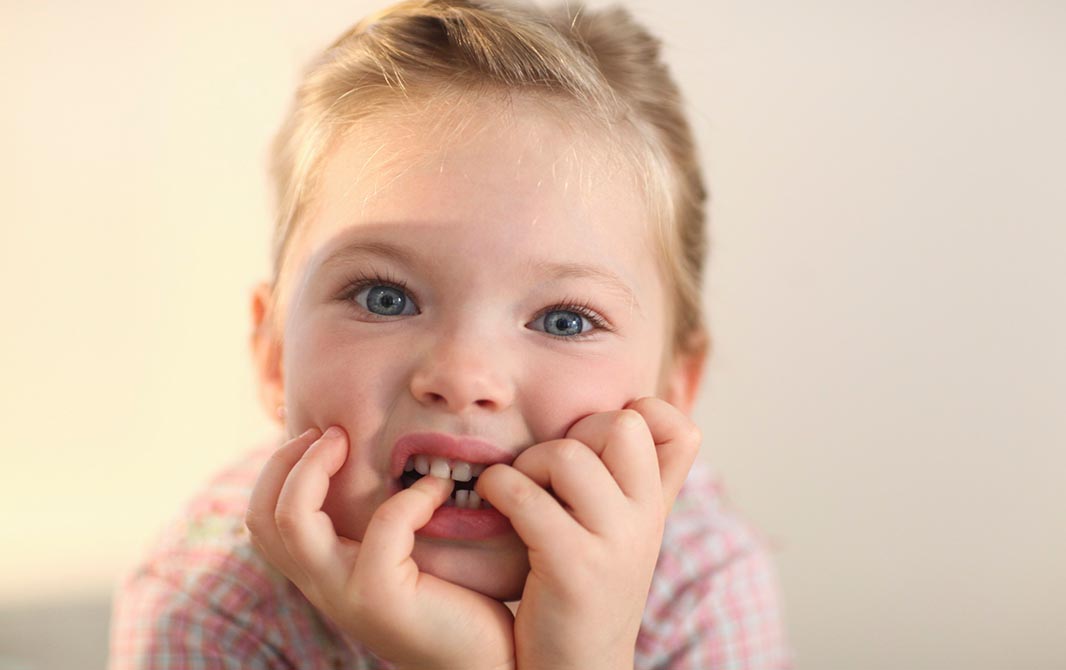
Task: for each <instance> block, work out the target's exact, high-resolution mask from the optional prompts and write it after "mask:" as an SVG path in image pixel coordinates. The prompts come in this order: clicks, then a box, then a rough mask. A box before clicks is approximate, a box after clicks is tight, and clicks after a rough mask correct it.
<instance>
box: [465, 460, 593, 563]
mask: <svg viewBox="0 0 1066 670" xmlns="http://www.w3.org/2000/svg"><path fill="white" fill-rule="evenodd" d="M474 490H475V491H477V494H478V495H479V496H481V497H482V498H483V499H485V500H488V501H489V502H490V503H491V504H492V506H493V507H495V508H496V509H497V510H499V512H500V514H503V515H504V516H505V517H507V518H508V520H510V522H511V525H512V526H514V529H515V532H516V533H518V537H520V538H521V539H522V541H523V542H524V543H525V544H526V546H527V547H529V549H530V551H531V552H547V555H551V550H552V549H556V550H557V549H558V547H560V546H564V547H565V546H571V547H572V546H575V545H576V542H577V539H578V538H579V534H583V533H586V531H585V530H584V529H583V528H581V526H580V525H579V524H578V522H577V521H576V520H575V519H574V517H572V516H570V513H569V512H567V511H566V510H564V509H563V507H562V505H560V504H559V502H558V501H557V500H556V499H555V498H553V497H552V496H551V494H550V493H548V492H547V491H546V490H545V489H544V487H542V486H541V485H539V484H538V483H537V482H535V481H533V480H532V479H530V478H529V477H528V476H526V475H525V474H523V473H522V472H519V471H518V470H517V469H515V468H513V467H511V466H510V465H503V464H499V463H498V464H496V465H490V466H489V467H488V468H486V469H485V471H484V472H482V473H481V476H480V477H478V480H477V484H475V485H474ZM556 554H560V555H564V558H568V557H567V556H565V554H566V552H565V551H564V552H559V551H556Z"/></svg>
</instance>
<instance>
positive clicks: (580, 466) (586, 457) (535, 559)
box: [476, 397, 700, 670]
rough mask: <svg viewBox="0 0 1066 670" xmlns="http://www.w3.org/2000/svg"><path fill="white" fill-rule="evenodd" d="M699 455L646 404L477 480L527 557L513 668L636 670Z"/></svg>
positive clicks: (675, 423) (667, 415)
mask: <svg viewBox="0 0 1066 670" xmlns="http://www.w3.org/2000/svg"><path fill="white" fill-rule="evenodd" d="M699 445H700V432H699V429H698V428H697V427H696V425H695V424H694V423H692V421H691V420H690V419H689V418H688V417H687V416H685V415H684V414H683V413H682V412H681V411H680V410H678V409H677V408H675V407H673V406H672V405H670V404H669V403H667V402H665V401H663V400H660V399H658V398H652V397H647V398H641V399H638V400H634V401H633V402H630V403H628V404H627V405H626V406H625V408H624V409H622V410H617V411H611V412H600V413H597V414H591V415H589V416H586V417H584V418H583V419H581V420H580V421H578V422H577V423H575V424H574V425H573V426H572V427H571V428H570V430H569V431H567V433H566V436H565V437H564V438H563V439H559V440H551V441H548V442H542V443H540V444H536V445H534V446H532V447H530V448H529V449H526V450H525V451H523V452H522V453H521V454H519V456H518V458H516V459H515V462H514V463H513V464H512V465H510V466H507V465H493V466H491V467H489V468H487V469H486V470H485V471H484V472H483V473H482V475H481V477H480V478H479V479H478V483H477V485H476V490H477V492H478V495H480V496H481V497H482V498H484V499H486V500H488V501H489V502H490V503H491V504H492V506H493V507H495V508H496V509H498V510H499V511H500V513H502V514H503V515H504V516H506V517H507V518H508V519H510V521H511V525H512V526H514V529H515V532H517V533H518V535H519V537H521V538H522V541H523V542H525V544H526V546H527V547H528V549H529V563H530V572H529V576H528V577H527V579H526V585H525V590H524V591H523V593H522V600H521V603H520V604H519V606H518V612H517V614H516V616H515V629H514V632H515V652H516V660H517V665H518V668H519V670H522V669H528V670H536V669H539V668H552V669H553V670H556V669H557V670H564V669H571V668H572V669H581V670H593V669H598V668H613V669H619V668H628V669H631V668H632V667H633V656H634V650H635V646H636V639H637V633H638V632H639V631H640V621H641V616H642V614H643V612H644V606H645V604H646V602H647V598H648V590H649V588H650V587H651V578H652V572H653V571H654V569H655V563H656V560H657V559H658V556H659V547H660V544H661V543H662V535H663V528H664V526H665V523H666V515H667V514H668V513H669V511H670V508H671V507H672V506H673V502H674V499H675V498H676V497H677V493H678V491H679V490H680V488H681V485H682V483H683V482H684V481H685V476H686V475H687V474H688V471H689V469H690V468H691V467H692V463H693V461H694V460H695V458H696V454H697V453H698V451H699ZM549 487H550V488H551V490H552V492H554V496H553V494H552V493H550V492H549V491H548V490H547V489H548V488H549Z"/></svg>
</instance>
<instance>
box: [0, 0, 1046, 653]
mask: <svg viewBox="0 0 1066 670" xmlns="http://www.w3.org/2000/svg"><path fill="white" fill-rule="evenodd" d="M383 4H384V3H380V2H337V1H331V2H317V3H314V4H313V5H309V4H307V3H302V2H294V1H290V2H275V3H259V2H249V1H243V2H232V3H217V2H208V1H206V0H195V1H190V2H182V3H143V2H133V1H122V0H106V1H105V2H101V3H80V2H79V3H76V2H58V1H51V2H47V1H44V2H21V3H17V2H16V3H12V2H10V1H8V2H4V3H3V4H2V5H0V26H2V28H0V37H2V39H0V82H2V85H3V98H2V100H3V104H2V105H0V148H2V150H3V151H2V156H3V160H2V161H0V201H2V213H3V219H2V221H0V307H2V310H3V311H2V318H3V328H2V329H0V379H2V383H0V427H2V429H3V433H4V436H5V439H4V444H3V447H2V448H3V454H4V458H3V468H2V471H3V486H2V487H0V546H2V547H3V551H2V552H0V668H45V667H61V666H60V665H59V664H60V663H61V662H62V661H61V660H57V659H58V653H59V652H57V651H56V648H57V645H56V644H55V641H56V640H57V639H59V634H60V633H63V639H64V640H65V641H66V643H65V645H64V646H66V647H69V648H70V649H73V650H75V651H76V653H78V654H80V655H78V656H75V658H78V659H79V662H78V663H77V665H78V666H79V667H92V666H93V665H97V664H102V662H103V661H102V656H99V655H100V654H102V653H103V652H102V644H103V638H102V635H103V631H105V630H106V620H104V619H102V618H101V617H102V616H106V606H107V599H108V596H109V591H110V589H111V586H112V583H113V580H114V578H115V577H116V575H117V574H118V572H119V571H120V570H121V569H122V568H123V567H124V566H127V565H129V564H130V563H131V561H133V560H134V558H135V557H136V556H137V554H138V552H139V550H140V548H141V547H142V546H143V545H144V543H145V542H147V540H148V539H149V538H150V537H151V534H152V533H153V532H154V530H155V529H156V528H157V527H158V525H159V524H160V523H161V522H162V521H163V520H164V519H166V518H167V517H168V516H169V515H171V514H173V513H174V512H175V511H176V510H177V508H178V506H179V504H180V502H181V501H182V500H183V499H184V498H185V497H186V496H188V495H189V494H190V493H191V492H192V491H193V490H194V488H195V487H196V486H197V485H198V483H200V482H201V481H202V480H203V479H204V478H205V477H206V476H207V475H208V474H209V473H210V472H212V471H213V470H214V469H215V468H217V467H218V466H219V465H220V464H222V463H223V462H225V461H227V460H229V459H231V458H232V457H234V456H235V455H237V454H238V453H240V452H241V451H242V450H244V449H246V448H248V447H249V446H251V445H252V444H254V443H256V442H257V441H258V440H260V439H263V438H264V437H266V436H268V435H270V427H269V425H268V423H267V421H266V418H265V416H263V415H262V413H261V411H260V410H259V408H258V407H257V405H256V402H255V399H254V394H253V387H252V376H251V369H250V365H249V359H248V355H247V352H246V348H245V347H246V337H247V334H248V291H249V289H250V287H251V285H252V283H253V282H254V281H255V280H256V279H257V278H259V277H260V276H263V275H265V274H266V272H267V248H268V234H269V210H268V199H267V183H266V178H265V170H264V157H265V152H266V146H267V142H268V140H269V137H270V135H271V133H272V132H273V131H274V129H275V128H276V126H277V124H278V123H279V121H280V119H281V115H282V112H283V110H284V108H285V106H286V104H287V99H288V96H289V95H290V92H291V89H292V87H293V84H294V81H295V77H296V75H297V72H298V70H299V68H300V67H301V66H302V64H303V63H304V61H305V60H306V59H307V58H308V57H309V56H310V55H311V53H312V51H313V50H315V49H319V48H321V47H323V46H324V45H325V44H326V42H327V41H328V40H330V39H332V38H333V37H334V36H335V34H336V33H338V32H339V31H340V30H341V29H342V28H343V27H345V26H346V25H347V24H349V23H351V22H353V21H354V20H355V19H357V18H358V17H360V16H361V15H362V14H363V13H365V11H366V10H368V9H372V8H378V7H380V6H382V5H383ZM627 4H628V6H630V7H632V8H633V9H634V11H635V12H636V14H637V15H638V17H640V18H642V19H643V20H644V21H646V23H647V24H649V25H650V26H651V27H652V28H653V30H655V31H656V32H657V33H659V34H660V35H662V36H663V38H664V41H665V45H666V54H667V58H668V60H669V61H670V62H671V63H672V64H673V70H674V72H675V73H676V76H677V78H678V79H679V80H680V83H681V85H682V88H683V89H684V91H685V92H686V93H687V96H688V100H689V107H690V111H691V118H692V121H693V123H694V125H695V129H696V132H697V135H698V138H699V141H700V145H701V148H702V151H703V154H704V156H705V159H706V166H707V170H708V175H709V178H710V179H709V181H710V185H711V188H712V191H713V197H714V204H713V207H712V214H713V221H712V235H713V240H714V249H713V253H712V256H711V263H710V274H709V281H708V284H707V303H708V306H709V309H710V313H711V318H712V323H713V328H714V333H715V336H716V338H717V355H716V357H715V358H714V360H713V361H712V363H711V367H710V369H709V377H708V383H707V386H706V388H705V392H704V394H703V396H702V400H701V402H700V405H699V417H698V420H699V423H700V424H701V425H702V426H703V428H704V430H705V435H706V444H705V446H704V456H705V457H706V458H707V459H709V460H710V461H712V462H713V463H714V464H716V466H717V467H718V468H719V469H720V470H721V472H722V473H723V476H724V478H725V480H726V483H727V486H728V490H729V492H730V495H731V498H732V500H733V501H734V503H735V505H736V507H737V508H738V509H739V510H740V511H741V512H742V513H743V514H744V515H746V516H747V517H748V518H749V519H751V520H752V521H753V522H754V523H755V524H756V525H758V526H759V527H760V528H762V529H763V530H764V532H765V533H766V534H767V535H768V536H769V537H770V538H772V540H773V541H774V543H775V547H776V552H777V558H778V565H779V568H780V573H781V580H782V584H783V587H784V592H785V597H786V606H787V615H788V619H789V625H790V631H791V635H792V639H793V642H794V646H795V648H796V651H797V659H798V660H799V662H800V665H801V667H804V668H812V669H813V668H822V669H837V668H839V669H841V670H843V669H845V668H866V669H877V668H901V669H902V668H907V669H909V670H915V669H921V668H929V669H934V668H935V669H942V668H963V667H965V668H969V669H971V670H978V669H988V670H991V669H997V670H998V669H1004V670H1005V669H1008V668H1010V669H1015V668H1025V669H1048V670H1050V669H1052V668H1063V667H1066V643H1064V642H1063V640H1064V639H1066V637H1064V635H1063V631H1062V630H1061V629H1062V628H1063V626H1066V604H1064V603H1066V560H1064V559H1066V519H1064V517H1066V515H1064V511H1066V491H1064V489H1066V487H1064V486H1063V484H1064V473H1066V449H1064V447H1066V418H1064V416H1066V413H1064V412H1063V405H1064V401H1066V382H1064V379H1066V345H1064V343H1066V310H1064V307H1066V271H1064V270H1063V262H1062V260H1063V259H1062V257H1063V252H1064V250H1066V188H1064V178H1066V158H1064V156H1066V131H1064V129H1063V119H1066V86H1064V85H1063V81H1064V80H1063V76H1064V74H1063V73H1064V72H1066V47H1064V44H1066V40H1064V39H1063V35H1064V34H1066V9H1064V6H1063V5H1062V3H1059V2H1056V1H1048V2H1038V1H1036V0H1032V1H1022V2H1006V1H1001V2H983V3H982V2H977V3H975V2H961V1H953V0H946V1H939V2H925V3H919V2H873V1H863V2H845V1H843V0H840V1H833V0H814V1H813V2H807V3H792V2H787V1H785V0H768V1H765V2H755V3H752V2H747V1H739V0H738V1H736V2H725V1H714V0H712V1H710V2H706V3H704V2H700V3H696V2H679V1H674V2H652V1H650V0H645V1H643V2H629V3H627ZM797 5H802V8H800V7H799V6H797ZM312 7H313V9H312ZM46 640H50V642H47V643H46V642H44V641H46ZM79 650H81V651H79ZM94 654H95V655H96V658H93V655H94ZM90 659H92V662H91V663H89V662H87V661H88V660H90ZM97 659H99V660H98V661H97ZM70 667H74V666H73V665H71V666H70Z"/></svg>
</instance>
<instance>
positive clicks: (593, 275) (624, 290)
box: [320, 240, 643, 312]
mask: <svg viewBox="0 0 1066 670" xmlns="http://www.w3.org/2000/svg"><path fill="white" fill-rule="evenodd" d="M364 255H375V256H383V257H385V258H389V259H391V260H394V261H396V262H398V263H401V264H403V265H406V266H408V267H420V266H425V265H426V263H425V259H424V257H423V256H422V255H421V254H419V253H417V252H416V251H413V250H411V249H409V248H407V247H405V246H401V245H396V244H392V243H390V242H381V241H373V240H362V241H358V242H351V243H349V244H346V245H344V246H343V247H341V248H339V249H337V250H336V251H334V252H333V253H331V254H330V255H329V256H327V257H326V258H325V260H323V261H322V264H321V266H320V267H321V268H322V269H323V270H325V269H327V268H329V267H332V266H334V265H339V264H342V263H344V262H345V261H347V260H349V259H350V258H352V257H353V256H364ZM527 267H528V268H529V269H530V270H532V271H533V272H536V273H537V274H540V275H544V276H547V277H548V279H550V280H560V279H591V280H593V281H595V282H597V283H598V284H600V285H601V286H603V287H604V288H606V289H608V290H610V291H611V292H613V293H614V294H615V295H617V296H619V297H621V298H622V299H624V300H626V301H628V302H629V303H630V305H634V306H636V308H637V310H639V311H641V312H643V308H641V306H640V301H639V300H637V296H636V294H635V293H634V292H633V289H631V288H630V287H629V285H628V284H627V283H626V282H625V281H623V280H622V278H621V277H619V276H618V275H617V274H615V273H614V272H611V271H610V270H608V269H606V268H603V267H600V266H597V265H587V264H584V263H573V262H563V263H559V262H553V261H548V260H544V259H531V260H530V261H529V262H528V263H527Z"/></svg>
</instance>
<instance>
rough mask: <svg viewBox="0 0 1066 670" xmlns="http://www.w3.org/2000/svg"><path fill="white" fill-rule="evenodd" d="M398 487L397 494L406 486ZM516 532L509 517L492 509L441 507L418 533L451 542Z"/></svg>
mask: <svg viewBox="0 0 1066 670" xmlns="http://www.w3.org/2000/svg"><path fill="white" fill-rule="evenodd" d="M394 486H395V491H393V494H394V495H395V493H397V492H399V491H400V490H402V487H400V485H399V484H398V483H397V484H395V485H394ZM513 532H514V527H512V526H511V522H510V521H509V520H508V519H507V517H505V516H504V515H502V514H500V513H499V512H498V511H497V510H495V509H493V508H491V507H482V508H481V509H464V508H462V507H438V508H437V509H436V510H435V511H434V512H433V518H431V519H430V520H429V523H427V524H426V525H425V526H422V528H420V529H419V530H418V531H416V532H415V535H418V536H421V537H432V538H440V539H447V540H484V539H487V538H490V537H496V536H498V535H505V534H507V533H513Z"/></svg>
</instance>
